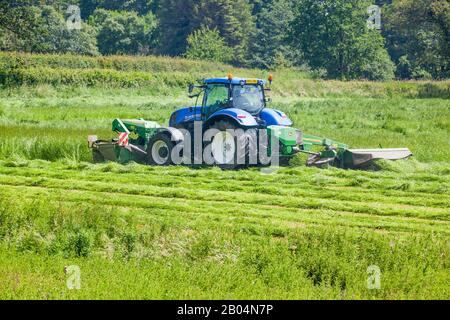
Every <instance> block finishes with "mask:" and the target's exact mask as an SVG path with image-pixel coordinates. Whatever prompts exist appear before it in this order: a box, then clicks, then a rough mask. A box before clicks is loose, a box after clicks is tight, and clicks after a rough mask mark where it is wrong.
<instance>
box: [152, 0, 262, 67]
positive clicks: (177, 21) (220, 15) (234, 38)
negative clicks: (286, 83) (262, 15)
mask: <svg viewBox="0 0 450 320" xmlns="http://www.w3.org/2000/svg"><path fill="white" fill-rule="evenodd" d="M158 16H159V18H160V40H161V50H160V53H163V54H169V55H179V54H182V53H184V52H186V49H187V45H188V43H187V37H188V36H189V35H190V34H191V33H192V32H193V31H194V30H197V29H199V28H202V27H209V28H210V29H217V30H218V31H219V33H220V35H221V36H222V37H223V38H224V39H225V42H226V43H227V45H229V46H230V47H232V48H233V62H235V63H237V64H246V63H247V62H248V61H247V58H248V55H247V54H248V51H249V50H248V49H249V44H250V39H251V38H252V36H253V34H254V31H255V28H254V19H253V17H252V15H251V7H250V5H249V4H248V3H247V1H246V0H198V1H195V2H194V1H178V0H161V1H160V8H159V10H158Z"/></svg>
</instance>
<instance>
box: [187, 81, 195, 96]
mask: <svg viewBox="0 0 450 320" xmlns="http://www.w3.org/2000/svg"><path fill="white" fill-rule="evenodd" d="M194 88H195V86H194V85H193V84H192V83H191V84H189V88H188V91H189V94H191V93H192V92H193V91H194Z"/></svg>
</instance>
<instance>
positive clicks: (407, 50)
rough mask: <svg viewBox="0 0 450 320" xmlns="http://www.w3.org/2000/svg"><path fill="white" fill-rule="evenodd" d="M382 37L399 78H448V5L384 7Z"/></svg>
mask: <svg viewBox="0 0 450 320" xmlns="http://www.w3.org/2000/svg"><path fill="white" fill-rule="evenodd" d="M383 22H384V23H383V34H384V36H385V37H386V39H387V45H388V49H389V53H390V54H391V56H392V58H393V60H394V61H395V62H396V63H397V76H398V77H400V78H415V79H429V78H447V77H449V75H450V73H449V72H450V71H449V70H450V3H449V2H448V1H445V0H444V1H442V0H397V1H394V2H393V3H392V5H389V6H386V7H385V11H384V14H383Z"/></svg>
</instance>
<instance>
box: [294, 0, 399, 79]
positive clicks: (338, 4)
mask: <svg viewBox="0 0 450 320" xmlns="http://www.w3.org/2000/svg"><path fill="white" fill-rule="evenodd" d="M370 4H371V3H370V1H366V0H351V1H347V0H337V1H335V0H324V1H315V0H301V1H299V2H298V5H297V15H296V18H295V20H294V23H293V26H292V43H293V44H294V45H297V46H298V47H299V48H300V49H301V51H302V52H303V53H304V56H305V58H306V60H307V61H308V63H309V65H310V66H311V67H312V68H314V69H317V68H325V69H326V70H327V73H328V77H330V78H339V79H355V78H367V79H371V80H386V79H389V78H392V77H393V64H392V62H391V61H390V59H389V56H388V55H387V54H386V51H385V48H384V46H383V44H384V40H383V38H382V36H381V34H380V33H379V32H378V31H377V30H371V29H369V28H368V27H367V24H366V21H367V18H368V14H367V8H368V7H369V6H370Z"/></svg>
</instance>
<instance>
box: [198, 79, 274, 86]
mask: <svg viewBox="0 0 450 320" xmlns="http://www.w3.org/2000/svg"><path fill="white" fill-rule="evenodd" d="M252 80H253V81H255V80H256V81H257V83H258V84H262V85H265V84H266V80H262V79H255V78H233V79H232V80H231V84H241V82H242V81H244V82H245V83H248V82H250V81H252ZM204 83H205V84H211V83H220V84H222V83H223V84H229V83H230V80H228V78H211V79H205V80H204ZM252 84H256V83H252Z"/></svg>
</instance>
